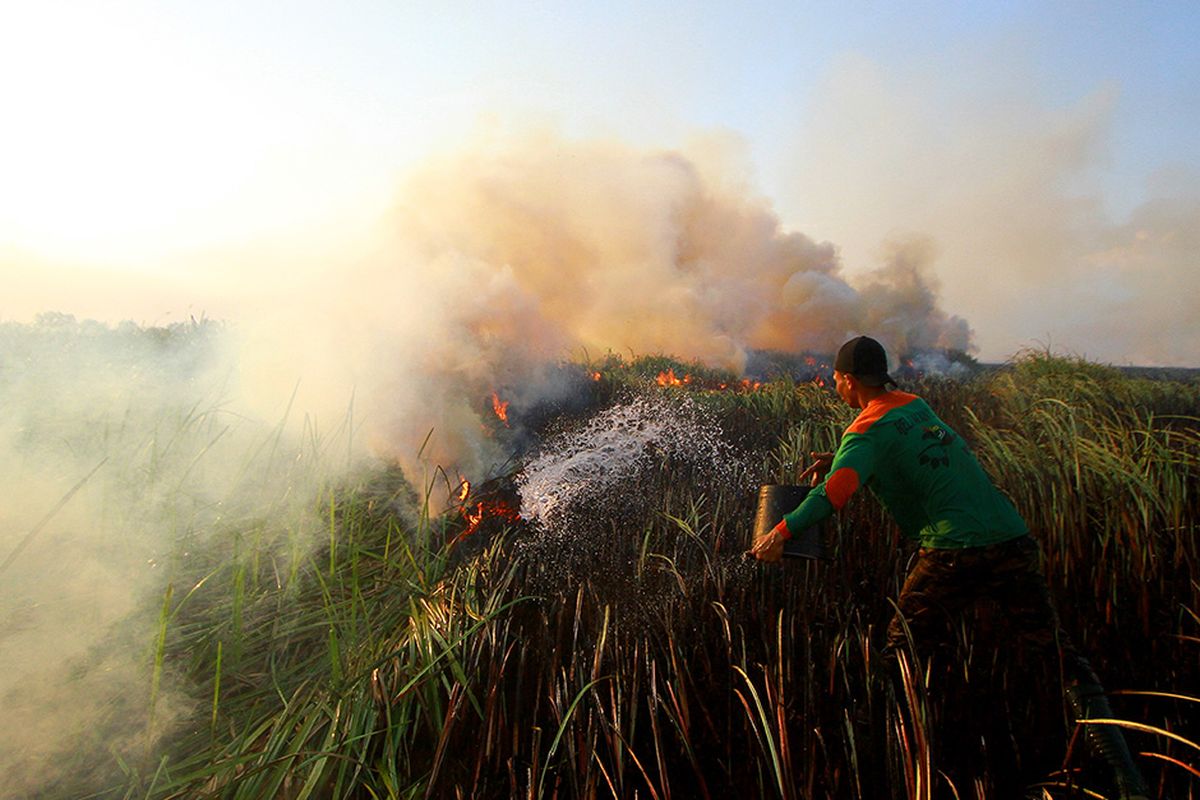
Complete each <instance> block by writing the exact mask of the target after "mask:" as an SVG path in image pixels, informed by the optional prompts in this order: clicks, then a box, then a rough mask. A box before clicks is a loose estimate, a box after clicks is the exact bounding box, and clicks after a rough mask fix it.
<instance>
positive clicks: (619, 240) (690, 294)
mask: <svg viewBox="0 0 1200 800" xmlns="http://www.w3.org/2000/svg"><path fill="white" fill-rule="evenodd" d="M719 169H720V167H719V166H714V165H711V164H708V163H705V162H703V161H701V160H693V159H690V158H689V157H687V156H686V155H684V154H682V153H680V152H667V151H650V152H647V151H640V150H636V149H634V148H631V147H628V146H624V145H621V144H618V143H613V142H576V141H568V140H565V139H563V138H560V137H556V136H553V135H550V134H539V135H534V136H530V137H528V138H521V139H504V140H499V141H490V142H485V143H481V144H480V145H478V146H477V147H475V148H473V149H471V150H469V151H467V152H457V153H451V154H448V155H445V156H443V157H441V158H439V159H436V160H433V161H430V162H429V163H427V164H425V165H424V167H423V168H422V169H421V170H420V171H419V172H417V173H416V174H414V175H412V176H411V177H410V178H409V180H408V181H407V182H406V183H405V185H404V186H403V188H402V191H401V194H400V198H399V200H398V202H397V207H396V213H395V238H394V240H393V241H392V242H391V245H390V247H389V248H387V249H386V251H385V252H386V255H385V256H384V257H383V258H381V259H380V260H379V261H378V262H377V263H376V264H374V265H373V266H371V267H369V268H367V269H368V275H373V276H375V277H370V278H369V279H368V280H367V282H368V283H370V284H371V285H375V286H386V287H390V288H388V289H387V290H386V291H385V293H383V294H382V295H381V294H380V293H376V294H375V297H376V298H377V300H378V302H379V306H378V307H376V308H375V309H374V310H373V311H372V312H371V313H372V316H373V322H372V323H371V324H370V326H369V327H371V328H372V329H373V330H374V331H375V332H376V334H375V336H374V341H375V342H376V343H377V344H378V345H379V346H380V347H381V348H382V350H381V352H380V353H379V354H378V357H379V358H380V360H381V365H380V366H381V377H386V378H387V379H388V380H387V383H386V386H387V387H388V390H387V391H386V392H384V393H383V395H381V396H376V398H375V400H374V401H372V406H373V407H374V408H375V412H374V413H375V415H376V416H377V417H380V416H381V417H383V418H384V419H383V421H385V422H386V424H385V425H384V426H383V429H382V433H381V434H379V436H381V438H379V439H377V441H382V442H383V443H384V444H385V446H386V447H390V448H391V449H392V451H393V453H394V454H396V455H398V456H400V457H403V455H404V453H405V452H406V451H408V452H412V451H413V449H414V448H415V447H416V446H417V445H419V443H420V441H421V440H423V438H424V436H425V435H426V433H427V432H428V431H429V430H430V429H431V428H432V429H434V430H435V436H437V435H438V433H437V432H438V431H440V432H441V435H442V436H444V437H446V436H448V437H451V438H455V437H457V436H458V435H459V434H457V433H456V432H458V431H462V430H463V425H462V423H463V422H464V421H465V420H469V419H470V417H471V416H472V413H473V412H472V411H471V410H470V408H469V407H468V406H464V405H463V400H462V399H460V398H462V397H463V396H464V390H467V391H466V392H465V395H466V396H471V395H472V393H473V394H474V396H476V397H477V396H479V395H480V393H482V392H485V391H486V390H487V388H488V387H489V385H490V386H496V385H499V384H501V383H503V382H504V381H505V380H511V379H512V377H513V374H517V375H519V374H522V373H523V372H525V371H528V370H529V368H530V365H531V364H533V363H536V362H537V361H539V360H544V359H553V358H563V357H568V356H571V355H579V354H581V353H582V352H588V353H592V354H600V353H603V352H605V351H608V350H611V351H615V352H625V353H634V354H639V355H641V354H651V353H666V354H672V355H676V356H679V357H682V358H687V359H693V358H694V359H698V360H701V361H704V362H706V363H710V364H713V365H720V366H726V367H731V368H733V369H741V368H742V366H743V365H744V364H745V360H746V355H747V353H748V351H750V350H753V349H774V350H782V351H789V352H795V351H800V350H816V351H825V352H832V351H833V350H834V349H835V348H836V347H837V345H839V344H840V343H841V342H843V341H845V340H846V339H847V338H849V337H850V336H852V335H855V334H857V333H864V332H869V333H873V334H875V335H877V336H879V338H881V339H882V340H883V341H884V342H885V344H887V345H888V346H889V348H890V349H892V350H893V352H894V353H895V354H896V355H899V354H901V353H905V352H909V351H911V350H913V349H915V348H926V347H947V348H955V349H960V350H964V351H966V350H969V349H970V348H971V347H972V342H971V332H970V329H969V328H968V326H967V324H966V323H965V322H964V321H963V320H962V319H960V318H958V317H955V316H952V315H950V314H947V313H946V312H944V311H942V310H941V308H940V307H939V305H938V302H937V297H936V291H935V289H936V284H935V282H934V281H933V279H932V278H931V276H930V274H929V271H928V270H929V264H930V262H931V260H932V248H931V247H930V246H929V245H928V244H927V243H922V242H915V241H914V242H906V243H904V244H902V245H898V246H897V247H896V248H895V250H894V252H893V253H892V254H891V255H890V256H889V257H888V258H887V259H886V260H885V264H884V266H883V267H882V268H880V269H879V270H877V271H874V272H871V273H869V274H868V275H867V276H866V278H865V279H864V280H862V281H860V282H859V283H858V285H853V284H851V283H850V282H848V281H847V279H846V278H845V277H844V276H843V273H842V265H841V263H840V260H839V257H838V252H837V249H836V247H835V246H834V245H832V244H830V243H826V242H815V241H813V240H812V239H810V238H808V237H807V236H805V235H804V234H802V233H799V232H789V231H786V230H784V229H783V227H782V225H781V223H780V221H779V219H778V217H777V216H776V215H775V214H774V213H773V211H772V210H771V208H770V206H769V205H768V203H767V202H766V201H764V200H763V199H762V198H761V197H758V196H756V195H754V194H752V193H750V192H748V191H746V190H745V189H744V188H742V187H743V186H744V181H742V180H739V178H740V177H741V176H734V177H733V178H730V177H729V176H727V175H724V174H721V172H720V171H719ZM388 292H390V294H388ZM506 373H507V374H506ZM414 407H416V408H418V409H419V410H420V411H421V413H418V414H413V413H412V410H413V408H414ZM468 427H469V426H468ZM445 444H447V445H449V448H448V450H446V451H441V452H442V453H443V455H444V456H447V457H453V456H461V455H463V453H462V450H463V445H464V444H465V443H464V442H462V441H450V442H446V443H445ZM468 449H470V448H468ZM471 466H476V467H477V466H479V464H478V463H476V464H474V465H471Z"/></svg>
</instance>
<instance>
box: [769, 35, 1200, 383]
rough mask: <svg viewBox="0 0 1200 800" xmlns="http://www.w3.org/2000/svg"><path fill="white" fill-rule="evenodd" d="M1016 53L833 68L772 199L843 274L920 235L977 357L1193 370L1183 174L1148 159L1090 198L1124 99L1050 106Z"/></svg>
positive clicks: (1191, 235) (1189, 187)
mask: <svg viewBox="0 0 1200 800" xmlns="http://www.w3.org/2000/svg"><path fill="white" fill-rule="evenodd" d="M1019 52H1020V49H1019V48H999V47H997V48H993V49H986V48H985V49H982V50H981V51H980V52H975V53H965V52H956V53H954V54H953V55H952V59H953V63H954V65H955V66H954V68H953V69H950V68H947V67H946V63H948V62H947V61H936V62H935V63H932V64H931V63H929V62H920V61H913V62H909V63H905V64H904V65H903V66H899V67H897V66H894V65H893V66H889V67H888V68H886V69H885V68H884V67H882V66H880V65H879V64H877V63H875V62H874V61H871V60H869V59H867V58H864V57H846V58H844V59H842V60H841V61H840V62H839V63H838V64H837V65H836V66H834V67H833V68H832V69H831V70H830V73H829V75H828V76H827V78H826V81H825V83H824V86H823V88H822V90H821V91H820V92H818V93H817V95H816V97H815V98H814V100H813V105H812V107H811V109H809V111H810V113H808V114H807V115H806V118H805V121H804V123H803V125H802V126H801V127H800V128H798V133H797V136H796V140H795V145H796V146H795V147H794V148H793V149H792V152H793V153H794V154H795V155H794V156H793V163H794V169H793V170H791V171H789V173H788V177H789V181H788V183H787V187H788V188H787V189H786V190H785V194H786V195H788V196H787V197H785V198H784V199H783V202H784V203H785V204H786V205H787V207H788V208H789V209H790V211H791V213H793V214H795V215H796V216H798V217H800V218H803V219H805V220H806V221H807V222H806V225H807V227H808V229H809V230H811V231H820V232H821V234H822V235H825V236H829V237H831V238H832V239H834V240H835V241H837V242H838V243H839V244H840V245H841V246H842V247H843V248H844V253H845V254H846V258H847V260H848V261H850V262H851V263H853V264H854V265H861V264H863V263H866V262H867V261H868V260H869V259H871V258H873V257H874V256H875V255H876V254H877V253H878V248H879V243H880V242H881V241H884V240H889V239H893V238H895V237H896V236H897V233H898V232H903V233H901V235H902V236H915V237H917V238H925V239H928V240H931V241H933V242H936V246H937V250H938V259H937V273H938V276H939V278H940V282H941V287H942V297H943V299H944V302H945V303H946V304H947V305H949V306H950V307H952V308H954V309H955V310H956V311H957V312H958V313H960V314H963V315H964V316H965V317H967V318H969V319H970V320H971V325H972V327H973V329H974V330H975V331H976V333H977V335H978V341H979V342H981V343H983V345H984V350H983V352H982V353H981V354H980V355H981V357H982V358H984V359H985V360H997V361H999V360H1004V359H1006V358H1008V357H1010V356H1012V355H1013V354H1015V353H1017V352H1018V351H1020V350H1021V349H1023V348H1026V347H1031V346H1032V347H1037V348H1039V349H1040V348H1042V347H1047V346H1048V347H1049V348H1050V349H1051V350H1053V351H1055V352H1066V353H1072V354H1076V355H1081V356H1084V357H1087V358H1090V359H1093V360H1098V361H1107V362H1112V363H1117V364H1138V365H1146V366H1153V365H1178V366H1195V365H1196V357H1197V353H1198V352H1200V348H1198V347H1197V343H1198V342H1200V326H1198V325H1197V322H1196V315H1195V313H1194V310H1193V309H1192V308H1190V307H1189V302H1188V299H1189V298H1192V297H1195V296H1197V295H1198V294H1200V270H1196V269H1195V268H1194V261H1195V259H1194V256H1192V255H1189V252H1191V253H1194V252H1195V250H1194V245H1195V243H1196V241H1197V238H1198V237H1200V195H1198V193H1197V189H1196V187H1197V186H1198V185H1200V181H1198V180H1197V178H1198V176H1197V175H1196V173H1195V170H1194V169H1188V168H1186V167H1184V166H1182V165H1164V166H1163V167H1162V168H1161V169H1160V170H1159V172H1157V173H1156V174H1155V175H1153V176H1152V177H1151V178H1150V179H1149V180H1148V181H1146V184H1145V188H1144V191H1143V192H1142V193H1141V196H1120V197H1113V196H1112V195H1111V193H1106V191H1105V185H1106V181H1107V180H1109V179H1110V177H1111V176H1112V175H1113V174H1115V173H1116V172H1117V168H1118V167H1121V166H1122V165H1117V164H1114V162H1113V156H1112V152H1111V151H1112V148H1111V146H1110V144H1111V142H1112V141H1113V140H1114V138H1115V137H1116V136H1118V135H1121V133H1122V131H1120V130H1118V129H1117V127H1116V126H1117V122H1116V121H1115V120H1116V112H1117V110H1118V109H1119V108H1120V106H1121V105H1122V104H1123V103H1126V102H1129V103H1135V99H1134V98H1127V97H1126V96H1125V95H1126V91H1127V90H1126V89H1125V87H1122V86H1121V85H1119V84H1117V83H1107V84H1098V85H1095V86H1092V87H1090V88H1089V89H1087V90H1084V91H1081V92H1079V93H1078V94H1075V95H1071V96H1066V97H1063V96H1062V92H1061V91H1059V92H1058V96H1055V95H1054V94H1052V93H1050V92H1049V91H1048V89H1047V87H1049V86H1055V84H1054V82H1053V81H1050V80H1047V76H1043V75H1038V74H1036V71H1035V70H1034V69H1033V68H1032V67H1031V65H1030V64H1028V63H1026V62H1025V61H1024V60H1023V59H1024V56H1022V55H1019V54H1018V53H1019ZM1137 166H1138V167H1139V168H1142V165H1137ZM1123 168H1124V169H1126V170H1127V169H1129V167H1128V166H1123ZM813 186H820V187H822V191H821V192H806V193H804V194H800V193H798V192H795V191H793V190H792V187H813ZM852 274H854V275H857V274H858V273H857V272H854V273H852ZM1192 305H1194V304H1192Z"/></svg>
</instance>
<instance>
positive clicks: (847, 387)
mask: <svg viewBox="0 0 1200 800" xmlns="http://www.w3.org/2000/svg"><path fill="white" fill-rule="evenodd" d="M833 384H834V386H835V387H836V388H837V393H838V397H840V398H842V400H844V401H846V404H847V405H848V406H850V407H851V408H858V407H859V405H858V397H857V394H856V393H855V391H854V387H853V386H851V384H850V375H849V374H848V373H845V372H838V371H837V370H836V369H835V370H834V371H833Z"/></svg>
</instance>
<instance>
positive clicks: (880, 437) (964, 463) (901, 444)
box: [784, 391, 1029, 549]
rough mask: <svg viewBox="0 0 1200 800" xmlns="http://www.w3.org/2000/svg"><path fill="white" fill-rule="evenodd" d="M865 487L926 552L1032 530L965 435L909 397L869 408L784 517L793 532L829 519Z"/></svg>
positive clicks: (881, 400)
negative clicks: (821, 478)
mask: <svg viewBox="0 0 1200 800" xmlns="http://www.w3.org/2000/svg"><path fill="white" fill-rule="evenodd" d="M862 486H865V487H867V488H868V489H870V490H871V492H872V493H873V494H874V495H875V496H876V497H878V498H879V500H880V502H882V503H883V505H884V507H886V508H887V510H888V512H889V513H890V514H891V515H892V517H893V518H894V519H895V520H896V523H897V524H898V525H899V526H900V529H901V531H903V532H904V534H905V535H907V536H909V537H911V538H913V539H917V540H918V541H920V543H921V546H922V547H932V548H939V549H954V548H963V547H979V546H981V545H988V544H995V543H997V542H1003V541H1007V540H1009V539H1015V538H1017V537H1018V536H1024V535H1025V534H1026V533H1028V532H1029V529H1028V527H1027V526H1026V525H1025V521H1024V520H1023V519H1022V518H1021V515H1020V514H1018V513H1017V510H1016V509H1015V508H1014V507H1013V504H1012V503H1011V502H1010V501H1009V499H1008V498H1007V497H1005V496H1004V495H1003V494H1001V492H1000V491H999V490H998V489H996V487H995V486H994V485H993V484H992V482H991V480H990V479H989V478H988V476H987V474H986V473H985V472H984V471H983V468H982V467H981V466H980V465H979V462H978V461H977V460H976V459H975V456H974V454H972V453H971V450H970V448H968V447H967V444H966V442H964V441H963V439H962V437H961V436H959V435H958V434H956V433H955V432H954V431H953V430H951V429H950V427H949V426H948V425H946V423H944V422H942V421H941V420H940V419H938V417H937V415H936V414H934V413H933V409H931V408H930V407H929V405H928V404H927V403H926V402H925V401H924V400H922V399H921V398H919V397H917V396H916V395H913V394H908V393H906V392H900V391H891V392H888V393H886V394H883V395H881V396H879V397H877V398H876V399H874V400H872V401H871V402H870V403H868V404H867V406H866V408H864V409H863V410H862V413H860V414H859V415H858V418H857V419H855V420H854V422H853V423H852V424H851V425H850V427H849V428H847V429H846V433H845V435H844V436H843V437H842V441H841V444H840V445H839V446H838V450H837V453H835V454H834V457H833V465H832V467H831V468H830V471H829V475H828V477H826V479H825V481H824V482H823V483H821V485H820V486H817V487H816V488H814V489H813V490H812V491H811V492H809V493H808V496H807V497H806V498H805V499H804V502H802V503H801V504H800V505H799V506H797V507H796V508H795V509H794V510H793V511H792V512H791V513H789V514H787V515H786V516H785V517H784V521H785V522H786V523H787V527H788V531H789V532H792V533H794V532H799V531H802V530H804V529H805V528H808V527H810V526H812V525H815V524H817V523H819V522H822V521H823V520H825V519H827V518H828V517H829V516H830V515H831V514H833V512H834V511H839V510H841V508H842V507H843V506H845V505H846V502H847V501H848V500H849V499H850V496H851V495H853V494H854V493H855V492H856V491H857V490H858V489H859V487H862Z"/></svg>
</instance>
